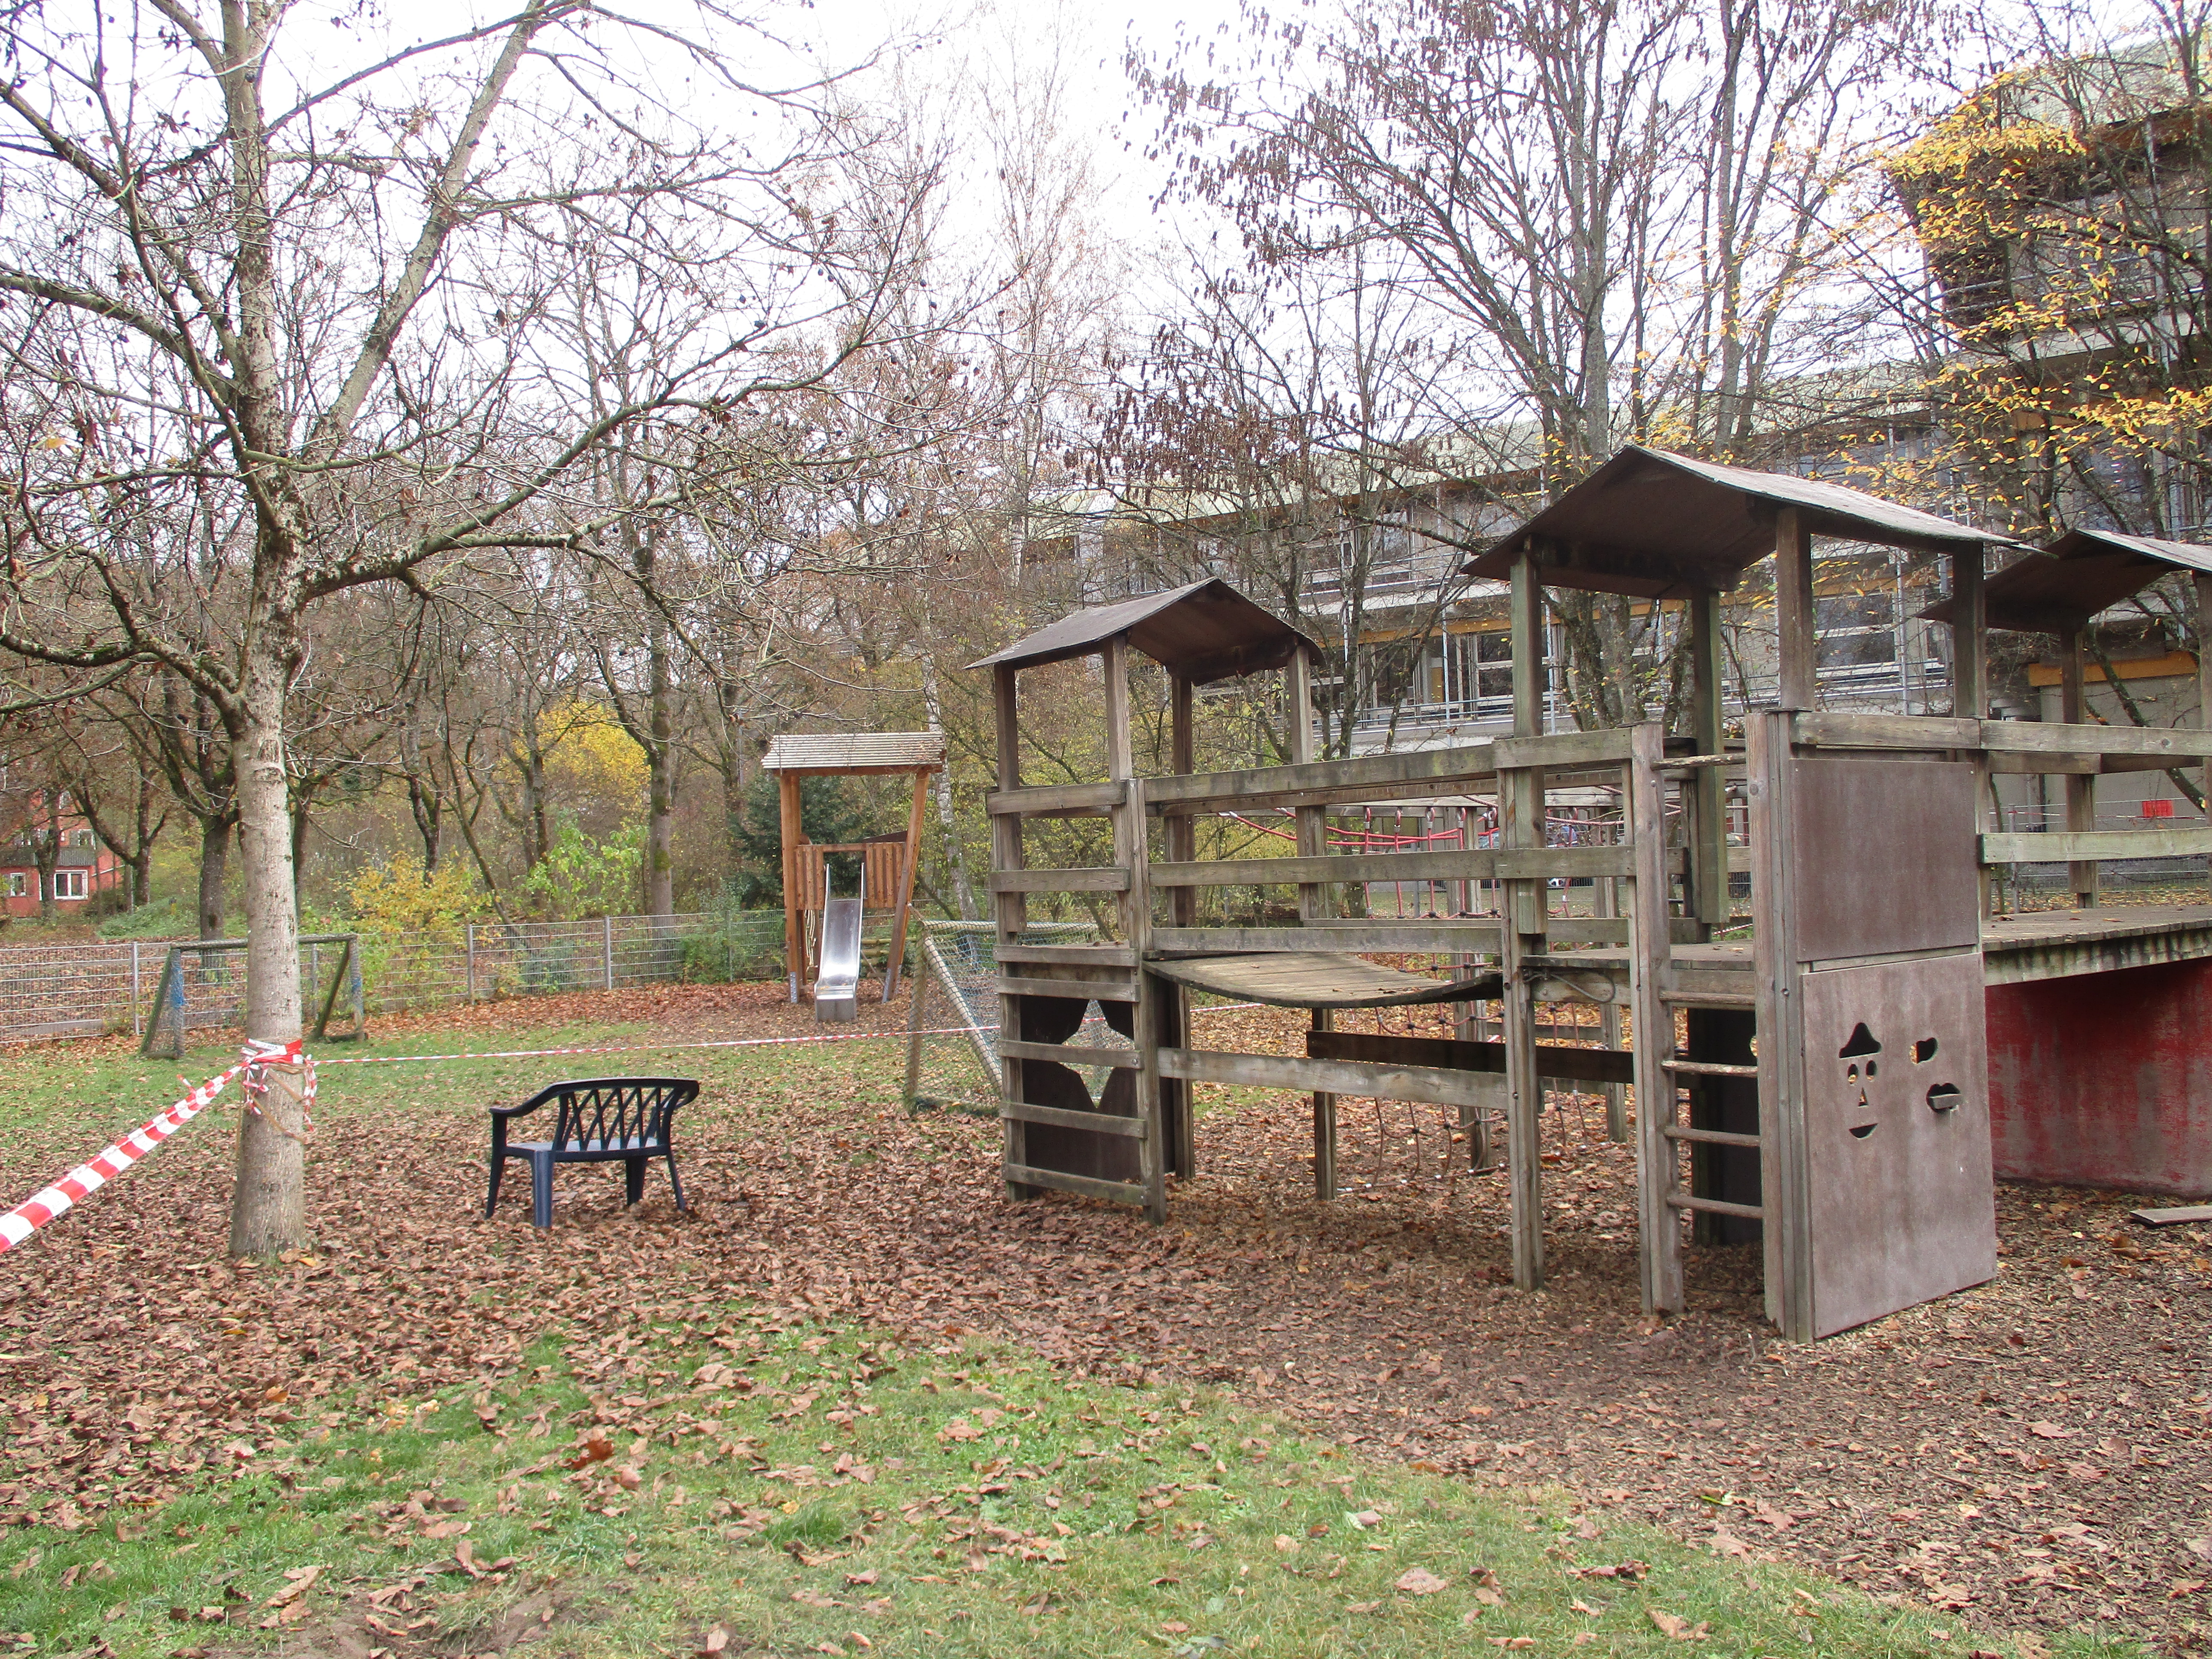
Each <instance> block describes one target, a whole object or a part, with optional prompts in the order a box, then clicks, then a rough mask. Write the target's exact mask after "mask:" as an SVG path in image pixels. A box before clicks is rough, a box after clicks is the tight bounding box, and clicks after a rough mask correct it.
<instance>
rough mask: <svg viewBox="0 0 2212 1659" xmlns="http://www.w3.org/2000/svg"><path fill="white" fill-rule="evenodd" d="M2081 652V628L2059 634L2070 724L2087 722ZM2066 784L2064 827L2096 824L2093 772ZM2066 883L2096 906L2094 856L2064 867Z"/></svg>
mask: <svg viewBox="0 0 2212 1659" xmlns="http://www.w3.org/2000/svg"><path fill="white" fill-rule="evenodd" d="M2082 657H2083V652H2082V648H2081V629H2078V628H2069V629H2067V630H2066V631H2065V632H2064V633H2063V634H2061V635H2059V636H2058V674H2059V680H2058V718H2059V719H2060V720H2063V721H2064V722H2065V723H2066V724H2067V725H2069V726H2081V725H2085V724H2086V723H2087V718H2086V710H2087V700H2086V698H2085V697H2084V695H2083V686H2082V680H2083V678H2084V676H2083V672H2082V670H2083V666H2084V665H2083V662H2082ZM2064 782H2065V787H2066V828H2067V829H2068V830H2069V832H2070V833H2077V834H2078V833H2080V832H2081V831H2084V830H2089V829H2095V828H2096V827H2097V780H2096V778H2095V777H2094V775H2083V774H2081V773H2069V774H2068V775H2067V776H2066V778H2065V780H2064ZM2066 884H2067V886H2068V887H2069V889H2070V890H2072V892H2073V894H2074V904H2075V908H2076V909H2081V910H2093V909H2095V908H2097V864H2096V860H2093V859H2077V860H2075V861H2074V862H2073V863H2071V864H2069V865H2068V866H2067V867H2066Z"/></svg>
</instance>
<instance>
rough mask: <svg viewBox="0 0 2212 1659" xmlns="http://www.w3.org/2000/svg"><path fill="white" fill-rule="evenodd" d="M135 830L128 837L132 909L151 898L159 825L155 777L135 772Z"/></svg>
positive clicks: (147, 903) (151, 900)
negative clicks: (129, 837) (155, 807)
mask: <svg viewBox="0 0 2212 1659" xmlns="http://www.w3.org/2000/svg"><path fill="white" fill-rule="evenodd" d="M159 834H161V826H160V824H159V823H156V822H155V817H154V780H153V778H152V777H151V776H150V775H148V774H146V773H143V772H142V773H140V774H139V775H138V809H137V834H136V835H134V836H132V837H131V848H132V849H133V850H132V852H131V908H132V909H134V910H143V909H144V908H146V906H147V905H149V904H150V903H152V902H153V899H154V837H155V836H158V835H159Z"/></svg>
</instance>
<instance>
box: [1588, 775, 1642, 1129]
mask: <svg viewBox="0 0 2212 1659" xmlns="http://www.w3.org/2000/svg"><path fill="white" fill-rule="evenodd" d="M1622 802H1623V805H1626V806H1627V807H1628V808H1629V811H1628V813H1627V815H1626V822H1624V823H1623V824H1622V826H1621V828H1622V834H1621V840H1622V842H1624V844H1626V843H1632V842H1633V841H1634V839H1635V833H1636V832H1635V823H1634V807H1633V804H1632V800H1631V799H1630V798H1629V797H1628V796H1626V795H1624V796H1623V797H1622ZM1594 891H1595V895H1596V897H1595V902H1594V903H1593V904H1592V906H1591V908H1592V909H1594V910H1595V912H1596V913H1597V914H1598V915H1601V916H1619V915H1622V914H1623V912H1622V910H1621V908H1620V877H1618V876H1601V877H1599V878H1598V880H1597V884H1596V886H1595V889H1594ZM1628 936H1629V939H1630V940H1631V941H1632V942H1633V940H1634V939H1635V938H1636V930H1635V928H1634V927H1633V926H1631V927H1630V929H1629V935H1628ZM1630 948H1631V951H1632V952H1633V950H1634V945H1633V943H1632V944H1631V947H1630ZM1597 1034H1598V1037H1599V1039H1600V1040H1601V1042H1604V1044H1605V1046H1606V1047H1607V1048H1619V1047H1620V1004H1619V1003H1617V1002H1608V1003H1606V1004H1604V1005H1602V1006H1601V1007H1600V1008H1599V1009H1598V1011H1597ZM1605 1138H1606V1139H1607V1140H1610V1141H1613V1142H1614V1143H1615V1144H1616V1145H1617V1144H1619V1143H1620V1142H1623V1141H1626V1139H1628V1094H1627V1091H1626V1088H1625V1087H1624V1086H1623V1085H1620V1084H1618V1083H1608V1084H1607V1085H1605Z"/></svg>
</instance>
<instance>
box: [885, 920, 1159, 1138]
mask: <svg viewBox="0 0 2212 1659" xmlns="http://www.w3.org/2000/svg"><path fill="white" fill-rule="evenodd" d="M996 932H997V929H996V928H995V927H994V926H993V925H992V924H991V923H990V922H987V921H926V922H923V923H922V924H921V927H920V928H919V929H918V930H917V933H916V937H915V948H914V1003H913V1006H912V1008H911V1009H910V1011H909V1015H908V1030H909V1032H910V1033H911V1035H910V1036H908V1041H907V1075H906V1101H907V1104H908V1107H909V1108H911V1109H928V1108H932V1107H938V1108H945V1107H951V1108H957V1109H962V1110H966V1111H974V1112H987V1113H991V1114H993V1115H995V1114H996V1113H997V1111H998V1109H999V1078H1000V1071H999V957H998V942H997V940H996V939H995V938H994V935H995V933H996ZM1021 942H1022V943H1023V944H1024V945H1088V944H1096V943H1097V942H1098V930H1097V928H1095V927H1091V925H1090V924H1088V923H1087V922H1047V923H1038V924H1034V925H1032V926H1031V927H1030V928H1029V929H1028V930H1027V931H1026V932H1024V933H1023V934H1022V940H1021ZM1068 1041H1069V1042H1071V1043H1074V1044H1077V1045H1080V1046H1085V1047H1091V1048H1120V1047H1124V1046H1126V1043H1125V1040H1124V1039H1123V1038H1121V1037H1120V1036H1116V1035H1115V1033H1114V1032H1113V1030H1111V1029H1110V1028H1109V1026H1108V1025H1107V1024H1106V1022H1105V1020H1104V1018H1103V1017H1102V1016H1101V1015H1100V1013H1099V1012H1098V1005H1097V1004H1096V1003H1093V1004H1092V1005H1091V1009H1090V1012H1088V1013H1087V1014H1086V1015H1085V1018H1084V1021H1083V1024H1082V1027H1081V1029H1080V1030H1078V1031H1077V1032H1076V1034H1075V1035H1074V1036H1072V1037H1070V1038H1069V1039H1068ZM1079 1069H1080V1070H1081V1071H1082V1072H1083V1073H1084V1076H1085V1081H1086V1082H1087V1083H1088V1084H1089V1085H1090V1087H1091V1093H1092V1095H1093V1096H1094V1097H1096V1096H1097V1092H1098V1090H1099V1088H1100V1086H1101V1085H1102V1083H1103V1080H1104V1077H1105V1068H1103V1067H1082V1068H1079Z"/></svg>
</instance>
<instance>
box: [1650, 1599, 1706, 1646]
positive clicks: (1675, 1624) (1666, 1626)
mask: <svg viewBox="0 0 2212 1659" xmlns="http://www.w3.org/2000/svg"><path fill="white" fill-rule="evenodd" d="M1644 1613H1645V1616H1646V1617H1648V1618H1649V1619H1650V1620H1651V1622H1652V1623H1653V1624H1654V1625H1656V1626H1658V1628H1659V1631H1660V1633H1661V1634H1662V1635H1664V1636H1669V1637H1672V1638H1674V1640H1675V1641H1677V1642H1702V1641H1704V1640H1705V1637H1706V1634H1707V1632H1709V1631H1710V1630H1711V1626H1708V1625H1704V1624H1697V1625H1693V1624H1692V1623H1691V1622H1690V1621H1689V1620H1686V1619H1685V1618H1683V1617H1682V1615H1681V1614H1680V1613H1669V1612H1668V1611H1667V1610H1666V1609H1665V1608H1664V1607H1647V1608H1645V1609H1644Z"/></svg>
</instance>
